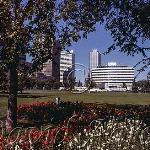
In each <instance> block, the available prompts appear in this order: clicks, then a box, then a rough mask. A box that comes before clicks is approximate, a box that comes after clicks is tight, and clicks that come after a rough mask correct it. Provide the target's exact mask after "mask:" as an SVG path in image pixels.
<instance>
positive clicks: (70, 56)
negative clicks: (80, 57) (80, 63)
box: [60, 50, 75, 83]
mask: <svg viewBox="0 0 150 150" xmlns="http://www.w3.org/2000/svg"><path fill="white" fill-rule="evenodd" d="M74 71H75V54H74V52H73V50H71V51H61V54H60V82H61V83H63V80H64V76H67V75H68V73H70V75H71V76H72V77H74V73H75V72H74Z"/></svg>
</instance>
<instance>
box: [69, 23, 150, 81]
mask: <svg viewBox="0 0 150 150" xmlns="http://www.w3.org/2000/svg"><path fill="white" fill-rule="evenodd" d="M112 43H113V40H112V38H111V35H110V33H109V32H108V31H106V30H105V29H104V28H103V26H98V25H97V30H96V31H95V32H93V33H90V34H89V36H88V38H87V39H81V40H80V41H79V42H77V43H73V44H72V46H71V47H69V48H68V49H73V50H74V52H75V55H76V63H81V64H83V65H85V66H87V67H89V52H90V51H92V49H98V50H99V52H101V53H102V52H105V51H106V49H107V48H108V47H109V46H110V45H111V44H112ZM143 46H145V47H150V41H147V42H146V43H145V44H144V45H143ZM149 55H150V53H149ZM101 58H102V64H103V65H105V64H107V63H108V62H110V61H115V62H117V64H119V65H128V66H131V67H133V66H134V65H135V64H136V63H137V62H138V61H140V60H141V59H142V58H143V57H142V55H141V54H136V55H135V56H134V57H133V56H127V54H125V53H122V52H119V51H117V50H116V51H114V52H111V53H109V54H107V55H102V56H101ZM139 67H140V66H139ZM139 67H136V68H135V74H136V73H137V71H136V70H137V69H138V68H139ZM149 71H150V67H149V68H148V69H146V70H145V71H144V72H142V73H141V74H140V75H139V76H138V78H137V79H138V80H139V79H145V78H146V75H147V73H148V72H149Z"/></svg>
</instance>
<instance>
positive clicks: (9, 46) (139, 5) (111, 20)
mask: <svg viewBox="0 0 150 150" xmlns="http://www.w3.org/2000/svg"><path fill="white" fill-rule="evenodd" d="M149 8H150V4H149V1H140V0H139V1H137V0H133V1H120V0H117V1H116V0H113V1H110V0H108V1H105V0H102V1H99V0H95V1H93V0H88V1H85V0H81V1H73V0H69V1H66V0H64V1H53V0H50V1H47V0H43V1H40V0H37V1H32V0H27V1H24V0H13V1H12V0H5V1H0V57H1V62H2V63H4V64H6V65H7V66H8V68H9V84H10V85H9V93H10V95H9V103H8V104H9V105H8V118H7V126H9V127H10V126H11V128H12V126H15V125H16V123H15V122H16V120H15V118H16V110H15V109H16V106H17V91H18V74H17V67H18V64H19V57H20V56H22V55H25V54H29V55H30V56H32V57H33V69H35V68H39V67H40V66H41V65H42V64H43V63H44V62H46V61H47V60H48V59H52V53H51V49H52V48H53V47H54V45H55V43H56V41H57V40H59V42H60V43H61V45H62V47H65V46H68V45H71V43H72V41H78V40H79V39H80V38H81V37H85V38H86V37H87V35H88V33H89V32H93V31H94V30H95V24H96V23H97V22H99V23H100V24H102V23H104V22H105V28H106V29H108V30H110V31H111V34H112V37H113V39H114V44H113V45H112V46H110V47H109V48H108V52H109V51H112V50H114V49H116V47H118V46H119V47H120V48H121V51H122V52H125V53H127V54H131V55H134V54H135V53H142V54H143V56H144V57H146V56H147V55H146V51H148V50H149V48H145V47H143V48H142V47H140V46H138V45H137V43H138V39H139V38H141V39H142V41H144V40H145V39H149V35H150V28H149V27H150V25H149V23H150V17H149V14H150V9H149ZM145 60H146V61H147V65H148V64H149V60H150V59H149V58H146V59H145ZM10 114H11V115H10ZM8 120H11V123H12V124H11V125H10V122H9V121H8Z"/></svg>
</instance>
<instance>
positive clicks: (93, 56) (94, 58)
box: [90, 49, 101, 70]
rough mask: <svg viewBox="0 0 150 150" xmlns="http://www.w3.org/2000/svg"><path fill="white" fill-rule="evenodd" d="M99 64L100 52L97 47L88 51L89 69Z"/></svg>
mask: <svg viewBox="0 0 150 150" xmlns="http://www.w3.org/2000/svg"><path fill="white" fill-rule="evenodd" d="M99 66H101V54H100V52H99V51H98V50H97V49H93V51H92V52H90V70H92V69H93V68H97V67H99Z"/></svg>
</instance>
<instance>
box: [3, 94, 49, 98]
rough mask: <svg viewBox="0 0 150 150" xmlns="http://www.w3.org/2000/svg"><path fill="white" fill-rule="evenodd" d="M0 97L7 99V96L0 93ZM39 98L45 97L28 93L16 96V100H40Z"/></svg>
mask: <svg viewBox="0 0 150 150" xmlns="http://www.w3.org/2000/svg"><path fill="white" fill-rule="evenodd" d="M0 97H8V94H6V93H3V94H1V93H0ZM41 97H47V96H45V95H31V94H29V93H23V94H18V98H41Z"/></svg>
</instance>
